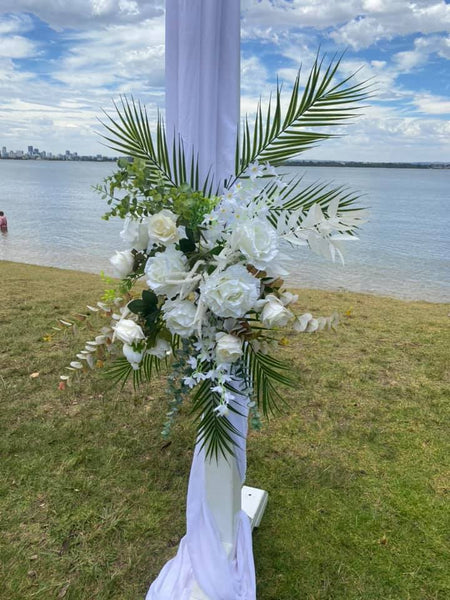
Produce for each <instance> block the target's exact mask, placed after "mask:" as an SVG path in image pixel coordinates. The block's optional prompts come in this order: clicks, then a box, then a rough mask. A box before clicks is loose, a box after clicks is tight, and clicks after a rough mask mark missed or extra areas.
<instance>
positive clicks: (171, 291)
mask: <svg viewBox="0 0 450 600" xmlns="http://www.w3.org/2000/svg"><path fill="white" fill-rule="evenodd" d="M185 273H186V257H185V255H184V254H183V253H182V252H180V251H179V250H176V249H175V247H174V246H169V247H168V248H166V249H165V250H164V252H158V253H157V254H155V256H152V257H150V258H149V259H148V261H147V264H146V265H145V275H146V278H147V285H148V287H149V288H150V289H152V290H153V291H154V292H155V293H156V294H158V295H166V296H168V297H169V298H172V297H173V296H175V295H176V294H177V293H178V292H179V291H180V288H181V283H179V284H178V283H167V281H168V280H182V279H183V276H184V274H185Z"/></svg>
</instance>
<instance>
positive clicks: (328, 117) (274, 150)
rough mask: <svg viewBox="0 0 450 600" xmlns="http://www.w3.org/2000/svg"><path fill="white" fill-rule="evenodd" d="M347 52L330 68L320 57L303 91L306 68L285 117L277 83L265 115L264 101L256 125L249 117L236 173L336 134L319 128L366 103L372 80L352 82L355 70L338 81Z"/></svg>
mask: <svg viewBox="0 0 450 600" xmlns="http://www.w3.org/2000/svg"><path fill="white" fill-rule="evenodd" d="M340 62H341V58H340V59H338V60H337V61H334V60H332V61H331V62H330V64H329V65H328V66H327V67H326V68H325V67H324V66H323V59H322V60H319V59H318V58H317V59H316V60H315V62H314V65H313V67H312V69H311V72H310V74H309V76H308V79H307V82H306V86H305V88H304V90H303V93H302V94H300V71H299V73H298V75H297V78H296V80H295V83H294V87H293V89H292V93H291V98H290V101H289V105H288V108H287V111H286V114H285V116H284V118H282V106H281V87H280V85H278V84H277V91H276V94H275V100H274V101H272V100H270V101H269V105H268V109H267V114H266V116H265V117H264V115H263V111H262V108H261V104H259V105H258V108H257V111H256V117H255V122H254V127H253V129H252V130H251V128H250V125H249V122H248V119H247V118H246V119H245V122H244V127H243V134H242V143H240V142H239V140H238V147H237V150H236V177H240V176H241V175H242V174H243V173H244V172H245V170H246V169H247V167H248V166H249V165H250V164H251V163H253V162H254V161H256V160H258V161H267V162H270V163H271V164H273V165H277V164H280V163H282V162H284V161H286V160H288V159H290V158H293V157H294V156H297V155H298V154H300V153H301V152H304V151H305V150H308V149H309V148H312V147H313V146H315V145H316V144H317V142H319V141H321V140H324V139H329V138H330V137H335V134H332V133H326V132H323V131H318V128H321V129H323V128H328V127H331V126H332V125H336V124H339V123H341V122H344V121H346V120H347V119H350V118H352V117H355V116H356V115H357V114H358V113H357V111H358V110H359V109H361V108H362V107H361V106H360V105H359V103H360V102H361V101H362V100H364V99H365V98H367V97H368V95H369V94H368V86H367V84H366V83H361V84H353V85H352V84H350V85H348V84H349V82H350V81H351V79H352V77H353V75H352V76H351V77H348V78H346V79H344V80H343V81H340V82H338V83H336V82H335V75H336V72H337V69H338V67H339V65H340Z"/></svg>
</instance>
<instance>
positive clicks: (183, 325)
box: [162, 300, 197, 338]
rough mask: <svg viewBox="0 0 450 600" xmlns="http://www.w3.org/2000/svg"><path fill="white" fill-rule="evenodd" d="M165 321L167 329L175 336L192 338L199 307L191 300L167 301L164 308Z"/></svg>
mask: <svg viewBox="0 0 450 600" xmlns="http://www.w3.org/2000/svg"><path fill="white" fill-rule="evenodd" d="M162 310H163V313H164V315H163V319H164V321H165V322H166V325H167V329H168V330H169V331H170V333H172V334H174V335H180V336H181V337H183V338H187V337H189V336H191V335H192V334H193V333H194V331H195V327H196V325H195V317H196V314H197V307H196V306H195V304H194V303H193V302H191V301H190V300H178V301H173V300H167V301H166V302H165V303H164V304H163V307H162Z"/></svg>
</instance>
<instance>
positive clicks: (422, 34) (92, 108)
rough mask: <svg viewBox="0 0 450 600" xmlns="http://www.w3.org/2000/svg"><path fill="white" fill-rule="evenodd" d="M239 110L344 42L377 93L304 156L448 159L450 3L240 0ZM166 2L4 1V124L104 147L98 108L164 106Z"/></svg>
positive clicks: (5, 129) (36, 137) (62, 143)
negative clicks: (137, 103)
mask: <svg viewBox="0 0 450 600" xmlns="http://www.w3.org/2000/svg"><path fill="white" fill-rule="evenodd" d="M241 6H242V23H241V31H242V44H241V48H242V52H241V54H242V69H241V70H242V78H241V82H242V85H241V106H242V115H245V114H246V113H248V114H250V115H251V114H252V113H254V111H255V108H256V105H257V102H258V100H259V97H260V95H262V98H263V101H264V100H266V99H267V98H268V97H269V94H270V92H271V91H273V89H274V87H275V85H276V80H277V77H279V80H280V81H282V82H283V88H284V89H285V90H286V91H288V90H289V88H290V86H291V84H292V82H293V80H294V78H295V75H296V73H297V71H298V68H299V67H300V65H301V64H302V65H303V74H304V75H306V73H307V71H308V69H309V67H310V66H311V64H312V61H313V60H314V57H315V55H316V53H317V49H318V48H319V47H320V48H321V51H322V52H324V53H326V54H327V56H328V57H330V56H333V55H334V54H335V53H338V54H340V53H341V52H342V51H344V50H345V51H346V53H345V56H344V59H343V63H342V66H341V71H340V72H341V75H342V76H344V77H345V76H348V75H349V74H351V73H354V72H355V71H358V69H361V70H360V71H358V74H357V76H356V80H357V81H361V80H366V79H369V78H373V82H374V85H375V93H374V96H373V98H371V99H370V101H369V102H367V104H368V106H367V108H365V110H364V111H363V114H362V117H361V118H359V119H357V120H356V122H355V123H354V124H351V125H347V126H342V127H338V128H336V130H335V131H336V132H337V133H339V134H342V137H340V138H337V139H333V140H329V141H327V142H325V143H323V144H321V145H320V146H318V147H317V148H314V149H312V150H311V151H309V152H307V153H305V154H304V155H302V157H303V156H304V157H305V158H306V159H314V160H327V159H333V158H336V157H339V158H342V160H362V161H395V162H400V161H406V162H416V161H449V160H450V122H449V116H450V78H449V76H448V74H449V72H450V4H449V3H448V2H445V1H444V0H414V1H413V0H322V1H321V2H320V4H319V3H318V2H317V0H241ZM164 52H165V48H164V1H163V0H101V1H100V0H71V2H55V0H33V2H30V0H2V2H1V5H0V80H1V82H2V86H1V89H2V93H1V95H0V131H1V132H2V137H3V143H4V144H6V145H7V146H8V147H10V148H18V147H20V145H21V143H22V140H23V139H29V140H32V142H33V145H35V146H37V147H38V148H41V147H44V145H48V146H49V147H52V148H53V151H54V152H56V153H58V154H63V153H64V152H65V149H66V148H78V149H79V152H80V153H83V154H90V155H96V154H99V153H102V154H103V153H104V152H105V147H104V146H102V145H101V137H100V136H99V135H98V133H96V132H99V131H101V130H102V127H101V125H100V123H99V122H98V119H99V117H100V118H101V117H102V114H103V113H102V111H103V110H106V111H108V112H109V111H112V109H113V100H117V99H118V98H119V96H120V95H122V94H126V95H128V96H130V95H133V96H134V97H135V98H136V99H139V100H141V101H142V102H143V103H144V104H145V105H146V106H147V107H148V114H149V117H150V119H151V120H152V121H153V122H154V120H155V118H156V110H157V107H159V109H164Z"/></svg>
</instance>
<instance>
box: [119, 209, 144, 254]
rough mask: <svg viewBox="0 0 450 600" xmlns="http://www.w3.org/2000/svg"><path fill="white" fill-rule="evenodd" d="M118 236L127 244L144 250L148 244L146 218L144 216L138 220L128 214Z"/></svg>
mask: <svg viewBox="0 0 450 600" xmlns="http://www.w3.org/2000/svg"><path fill="white" fill-rule="evenodd" d="M120 237H121V238H122V239H123V241H124V242H125V243H126V244H127V245H129V246H132V247H133V248H136V250H146V248H147V246H148V229H147V220H146V219H145V218H144V219H143V220H141V221H140V220H138V219H134V218H133V217H131V216H128V217H127V218H126V219H125V223H124V225H123V229H122V231H121V232H120Z"/></svg>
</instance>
